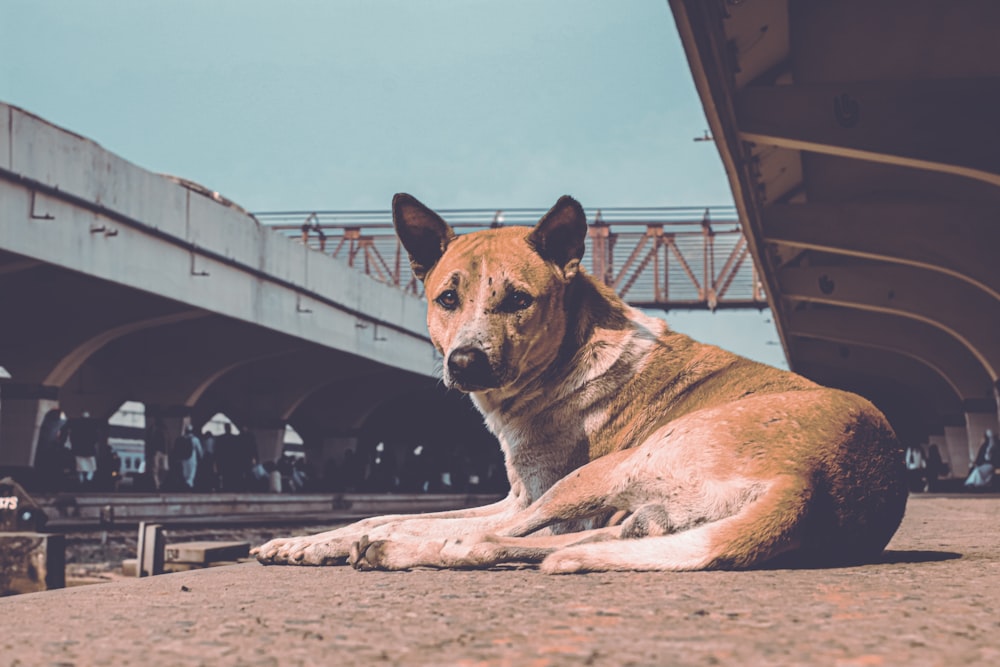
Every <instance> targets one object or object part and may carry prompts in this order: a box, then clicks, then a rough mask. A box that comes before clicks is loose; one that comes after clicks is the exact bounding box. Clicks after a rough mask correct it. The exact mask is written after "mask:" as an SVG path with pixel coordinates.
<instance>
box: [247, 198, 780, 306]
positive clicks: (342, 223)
mask: <svg viewBox="0 0 1000 667" xmlns="http://www.w3.org/2000/svg"><path fill="white" fill-rule="evenodd" d="M440 213H441V215H442V216H443V217H444V218H445V220H447V221H448V222H449V224H451V225H452V227H454V228H455V231H456V232H457V233H459V234H462V233H468V232H471V231H476V230H480V229H487V228H490V227H499V226H504V225H533V224H534V223H535V222H537V221H538V219H539V218H540V217H541V216H542V215H544V213H545V210H543V209H525V208H522V209H504V210H493V209H452V210H441V211H440ZM255 215H256V217H257V219H258V220H260V222H261V223H263V224H265V225H267V226H269V227H271V228H272V229H275V230H278V231H280V232H282V233H284V234H286V235H288V236H294V237H298V238H300V239H301V241H302V242H303V243H305V244H306V245H308V246H309V247H311V248H314V249H316V250H319V251H321V252H324V253H325V254H327V255H330V256H332V257H334V258H337V259H341V260H343V261H346V262H347V263H348V265H349V266H351V267H354V268H356V269H358V270H359V271H364V272H365V273H366V274H367V275H370V276H372V277H373V278H375V279H377V280H380V281H382V282H385V283H389V284H392V285H396V286H398V287H401V288H403V289H406V290H408V291H410V292H412V293H414V294H417V295H421V291H422V285H421V284H420V282H419V281H418V280H416V279H415V278H414V277H413V274H412V273H411V271H410V265H409V261H408V260H407V257H406V252H405V250H403V249H402V247H401V246H400V244H399V242H398V240H397V238H396V235H395V233H394V232H393V228H392V217H391V213H390V212H389V211H315V212H309V211H284V212H266V213H257V214H255ZM587 217H588V220H589V223H590V232H589V235H588V236H589V238H588V241H587V251H586V254H585V255H584V266H586V267H587V269H588V271H589V272H590V273H591V274H592V275H594V276H597V277H599V278H601V279H603V280H604V283H605V284H606V285H608V286H610V287H612V288H614V289H615V290H616V291H617V292H618V294H620V295H621V296H622V298H624V299H625V300H627V301H628V302H629V303H631V304H632V305H634V306H638V307H641V308H659V309H664V310H669V309H671V308H680V309H695V310H698V309H708V310H716V309H719V308H757V309H760V308H765V307H767V299H766V297H765V295H764V290H763V287H762V285H761V282H760V278H759V276H758V273H757V269H756V267H755V266H754V264H753V261H752V257H751V256H750V252H749V249H748V247H747V243H746V239H745V238H744V237H743V234H742V232H741V230H740V226H739V221H738V219H737V216H736V211H735V209H733V208H726V207H711V208H693V207H647V208H613V209H596V210H593V211H588V212H587Z"/></svg>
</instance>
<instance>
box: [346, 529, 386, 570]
mask: <svg viewBox="0 0 1000 667" xmlns="http://www.w3.org/2000/svg"><path fill="white" fill-rule="evenodd" d="M387 545H388V542H387V541H386V540H375V541H374V542H372V541H371V540H369V539H368V536H367V535H362V536H361V539H360V540H358V541H357V542H355V543H354V544H352V545H351V553H350V555H349V556H348V557H347V562H348V563H350V565H351V567H353V568H354V569H355V570H361V571H365V570H388V569H396V568H391V567H389V563H388V559H387V557H386V556H387Z"/></svg>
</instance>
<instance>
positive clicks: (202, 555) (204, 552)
mask: <svg viewBox="0 0 1000 667" xmlns="http://www.w3.org/2000/svg"><path fill="white" fill-rule="evenodd" d="M249 555H250V543H249V542H212V541H205V542H177V543H175V544H168V545H167V546H166V549H165V553H164V562H165V563H188V564H192V565H200V566H204V565H209V564H211V563H215V562H218V561H237V560H239V559H241V558H246V557H247V556H249Z"/></svg>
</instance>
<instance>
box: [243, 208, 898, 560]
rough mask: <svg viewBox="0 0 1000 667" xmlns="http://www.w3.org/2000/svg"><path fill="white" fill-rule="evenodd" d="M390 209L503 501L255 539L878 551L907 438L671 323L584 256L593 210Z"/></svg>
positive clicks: (543, 550)
mask: <svg viewBox="0 0 1000 667" xmlns="http://www.w3.org/2000/svg"><path fill="white" fill-rule="evenodd" d="M393 222H394V225H395V228H396V232H397V234H398V236H399V238H400V240H401V242H402V244H403V246H404V247H405V249H406V251H407V252H408V253H409V256H410V263H411V266H412V268H413V272H414V274H415V275H416V277H417V278H418V279H420V280H422V281H423V284H424V289H425V294H426V296H427V303H428V307H427V310H428V313H427V323H428V328H429V330H430V335H431V339H432V341H433V344H434V346H435V347H436V348H437V349H438V351H439V352H440V353H441V355H442V358H443V360H444V362H443V380H444V384H445V385H446V386H448V387H450V388H453V389H457V390H459V391H462V392H466V393H468V394H469V396H470V397H471V399H472V401H473V403H474V404H475V405H476V407H477V408H478V409H479V411H480V412H482V415H483V418H484V420H485V423H486V426H487V427H488V428H489V430H490V431H492V433H493V434H495V435H496V437H497V439H498V440H499V442H500V446H501V448H502V449H503V454H504V459H505V465H506V471H507V476H508V479H509V481H510V493H509V494H508V495H507V496H506V497H505V498H504V499H503V500H501V501H499V502H496V503H494V504H490V505H486V506H483V507H477V508H472V509H463V510H456V511H450V512H438V513H431V514H423V515H419V514H418V515H395V516H383V517H376V518H371V519H366V520H363V521H360V522H358V523H355V524H353V525H349V526H346V527H343V528H340V529H337V530H333V531H330V532H326V533H321V534H318V535H313V536H308V537H297V538H290V539H277V540H272V541H270V542H268V543H267V544H264V545H263V546H261V547H259V548H257V549H255V550H254V553H255V554H256V556H257V559H258V560H259V561H260V562H262V563H265V564H307V565H327V564H343V563H350V564H351V565H353V567H354V568H356V569H359V570H370V569H382V570H405V569H409V568H415V567H430V568H483V567H491V566H495V565H498V564H501V563H537V564H539V565H538V566H539V568H540V569H541V570H542V571H544V572H548V573H572V572H587V571H608V570H639V571H642V570H702V569H743V568H757V567H762V566H772V567H773V566H785V565H787V566H822V565H830V566H833V565H849V564H859V563H865V562H872V561H874V560H877V559H878V557H879V556H880V554H881V553H882V551H883V550H884V548H885V546H886V544H887V543H888V542H889V540H890V538H891V537H892V536H893V534H894V533H895V531H896V529H897V528H898V527H899V524H900V522H901V521H902V517H903V513H904V510H905V506H906V498H907V491H906V479H905V467H904V465H903V450H902V448H901V446H900V445H899V443H898V441H897V439H896V436H895V434H894V433H893V430H892V428H891V426H890V424H889V423H888V421H887V420H886V418H885V417H884V416H883V415H882V414H881V413H880V412H879V411H878V410H877V409H876V408H875V407H874V406H873V405H872V404H871V403H869V402H868V401H867V400H865V399H863V398H861V397H860V396H857V395H854V394H850V393H846V392H843V391H839V390H835V389H829V388H825V387H822V386H819V385H817V384H815V383H813V382H811V381H810V380H808V379H806V378H804V377H801V376H799V375H796V374H794V373H792V372H788V371H783V370H780V369H777V368H773V367H769V366H765V365H763V364H760V363H756V362H754V361H750V360H748V359H745V358H743V357H740V356H737V355H735V354H731V353H729V352H726V351H724V350H722V349H719V348H717V347H714V346H710V345H705V344H701V343H698V342H695V341H694V340H692V339H691V338H689V337H687V336H685V335H682V334H680V333H676V332H674V331H672V330H671V329H669V328H668V326H667V325H666V323H665V322H664V321H663V320H661V319H658V318H654V317H650V316H647V315H646V314H644V313H642V312H640V311H638V310H636V309H634V308H632V307H630V306H628V305H627V304H626V303H624V302H623V301H622V300H621V299H620V298H619V297H618V296H617V295H616V294H615V293H614V292H613V291H612V290H610V289H609V288H608V287H606V286H605V285H604V284H603V283H601V282H600V281H598V280H595V279H594V278H593V277H591V276H590V275H588V274H587V273H586V272H585V271H584V269H583V268H582V267H581V265H580V262H581V259H582V257H583V254H584V242H585V239H586V237H587V221H586V216H585V214H584V211H583V208H582V207H581V206H580V204H579V203H577V202H576V201H575V200H574V199H572V198H571V197H568V196H565V197H562V198H561V199H559V201H558V202H557V203H556V204H555V206H553V207H552V209H551V210H549V211H548V212H547V213H546V214H545V215H544V216H543V217H542V218H541V220H540V221H539V222H538V224H537V225H536V226H535V227H533V228H531V227H513V226H512V227H502V228H497V229H490V230H486V231H479V232H474V233H470V234H466V235H462V236H456V235H455V233H454V231H453V230H452V229H451V227H449V226H448V224H447V223H446V222H445V221H444V220H443V219H442V218H441V217H439V216H438V215H437V214H436V213H434V212H433V211H432V210H431V209H429V208H428V207H426V206H424V205H423V204H422V203H420V202H419V201H417V200H416V199H415V198H413V197H412V196H410V195H407V194H397V195H396V196H395V198H394V199H393Z"/></svg>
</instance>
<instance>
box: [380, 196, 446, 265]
mask: <svg viewBox="0 0 1000 667" xmlns="http://www.w3.org/2000/svg"><path fill="white" fill-rule="evenodd" d="M392 224H393V225H394V226H395V227H396V235H397V236H399V240H400V242H401V243H402V244H403V247H404V248H406V252H407V253H409V255H410V267H411V268H412V269H413V275H415V276H416V277H417V280H423V279H424V276H426V275H427V272H428V271H430V270H431V268H433V267H434V265H435V264H437V261H438V260H439V259H441V255H443V254H444V251H445V249H446V248H447V247H448V244H449V243H451V242H452V240H454V238H455V232H454V231H453V230H452V228H451V227H449V226H448V223H447V222H445V221H444V220H442V219H441V216H439V215H438V214H437V213H435V212H434V211H432V210H430V209H429V208H427V207H426V206H424V205H423V204H421V203H420V202H419V201H417V199H416V197H414V196H413V195H408V194H406V193H405V192H400V193H398V194H396V196H395V197H393V198H392Z"/></svg>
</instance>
